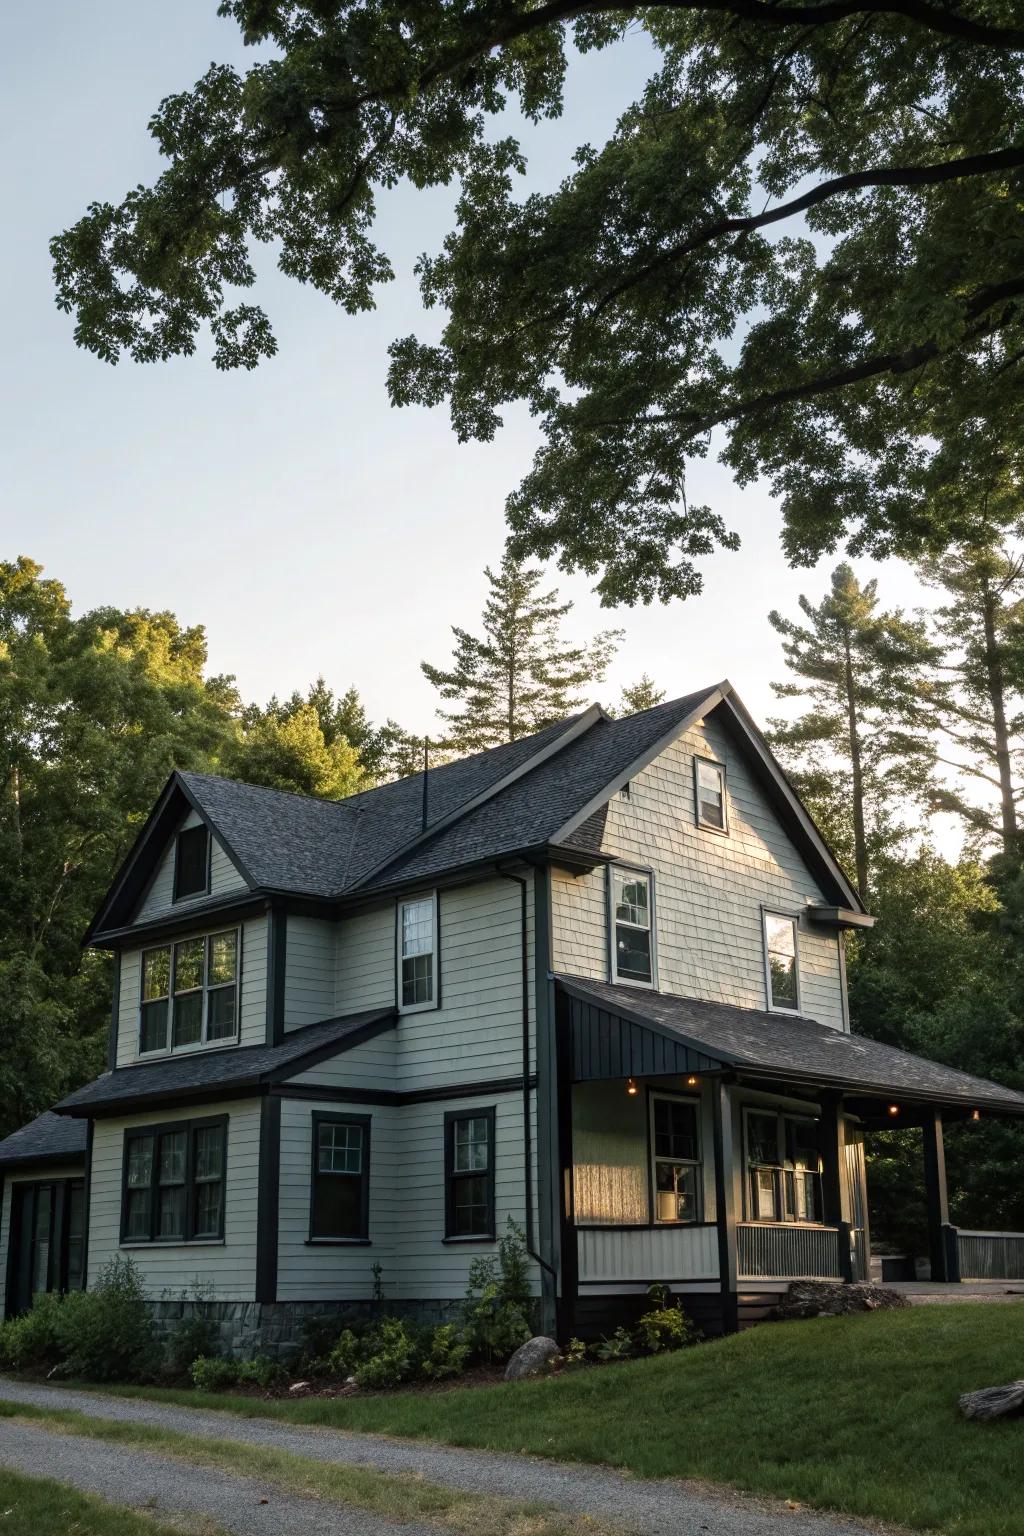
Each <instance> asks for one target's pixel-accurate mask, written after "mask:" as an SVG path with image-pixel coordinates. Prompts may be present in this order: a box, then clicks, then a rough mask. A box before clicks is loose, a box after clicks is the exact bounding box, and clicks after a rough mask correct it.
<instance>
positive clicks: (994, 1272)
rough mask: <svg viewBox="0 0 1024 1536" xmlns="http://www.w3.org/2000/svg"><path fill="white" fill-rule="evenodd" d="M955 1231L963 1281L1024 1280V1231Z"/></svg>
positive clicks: (960, 1275) (956, 1229) (957, 1229)
mask: <svg viewBox="0 0 1024 1536" xmlns="http://www.w3.org/2000/svg"><path fill="white" fill-rule="evenodd" d="M954 1230H955V1234H956V1255H957V1264H958V1269H959V1272H960V1273H959V1278H960V1279H961V1280H1024V1232H965V1231H963V1229H962V1228H960V1227H957V1228H955V1229H954Z"/></svg>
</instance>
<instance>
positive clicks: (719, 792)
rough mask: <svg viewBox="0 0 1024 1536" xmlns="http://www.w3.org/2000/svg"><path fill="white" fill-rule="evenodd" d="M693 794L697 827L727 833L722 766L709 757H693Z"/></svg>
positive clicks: (727, 823) (723, 771) (723, 770)
mask: <svg viewBox="0 0 1024 1536" xmlns="http://www.w3.org/2000/svg"><path fill="white" fill-rule="evenodd" d="M693 792H694V797H695V800H696V815H697V825H698V827H710V828H711V830H712V831H713V832H728V830H729V822H728V811H727V809H726V803H725V769H724V767H723V766H722V764H721V763H716V762H714V761H713V760H712V759H711V758H709V757H695V758H694V760H693Z"/></svg>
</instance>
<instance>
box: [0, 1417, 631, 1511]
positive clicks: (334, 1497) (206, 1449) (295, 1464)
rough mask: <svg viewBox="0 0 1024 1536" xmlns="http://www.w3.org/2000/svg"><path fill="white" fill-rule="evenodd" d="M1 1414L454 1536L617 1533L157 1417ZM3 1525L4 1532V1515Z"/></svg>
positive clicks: (539, 1507)
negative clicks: (167, 1424) (164, 1423)
mask: <svg viewBox="0 0 1024 1536" xmlns="http://www.w3.org/2000/svg"><path fill="white" fill-rule="evenodd" d="M2 1419H11V1420H14V1421H23V1422H26V1423H29V1424H32V1425H35V1426H36V1427H38V1428H41V1429H45V1430H48V1431H50V1432H51V1433H53V1434H58V1435H79V1436H83V1437H85V1438H89V1439H94V1440H104V1441H107V1442H109V1443H112V1444H115V1445H121V1446H126V1447H131V1448H133V1449H139V1450H145V1451H148V1452H150V1453H153V1454H156V1455H158V1456H159V1455H163V1456H170V1457H173V1458H175V1459H177V1460H179V1461H185V1462H187V1463H188V1465H189V1466H192V1467H196V1466H206V1467H217V1468H219V1469H220V1470H222V1471H225V1472H231V1473H234V1474H235V1475H236V1476H241V1477H251V1478H256V1479H258V1480H259V1482H261V1483H272V1484H273V1485H274V1486H275V1487H277V1488H280V1489H281V1490H282V1491H283V1492H286V1493H292V1494H297V1495H298V1496H299V1497H301V1498H313V1499H319V1500H323V1501H329V1502H332V1503H337V1504H340V1505H345V1506H349V1507H351V1506H355V1507H357V1508H359V1509H366V1510H372V1511H373V1512H374V1513H376V1514H379V1515H383V1516H384V1517H385V1518H387V1519H390V1520H395V1521H398V1522H406V1521H416V1522H429V1523H431V1524H435V1525H438V1526H440V1527H441V1528H442V1529H443V1530H445V1531H447V1532H449V1533H451V1536H478V1533H479V1532H481V1531H486V1532H487V1533H488V1536H613V1533H612V1529H611V1527H609V1526H606V1525H603V1524H599V1523H598V1522H596V1521H594V1520H591V1519H589V1518H588V1517H585V1516H580V1517H577V1516H575V1515H573V1514H570V1513H563V1512H562V1511H560V1510H556V1509H554V1508H552V1507H551V1506H548V1505H543V1504H539V1503H522V1502H520V1501H517V1500H514V1499H503V1498H493V1497H489V1496H487V1495H485V1494H476V1493H466V1492H464V1491H463V1490H461V1489H458V1488H446V1487H442V1486H441V1485H440V1484H437V1483H431V1482H428V1481H427V1480H426V1479H424V1478H421V1477H417V1476H413V1475H401V1474H395V1473H388V1472H378V1471H377V1470H376V1468H374V1467H366V1466H353V1465H349V1464H347V1463H344V1462H341V1463H332V1462H324V1461H318V1460H315V1459H314V1458H313V1457H308V1456H297V1455H294V1454H292V1452H290V1451H280V1450H276V1449H275V1448H274V1447H272V1446H266V1445H246V1444H243V1443H242V1442H240V1441H237V1440H230V1439H217V1438H216V1437H214V1436H210V1435H189V1434H184V1433H181V1432H180V1431H178V1430H170V1429H162V1428H160V1427H159V1426H157V1425H153V1424H132V1423H118V1422H117V1421H115V1420H113V1419H98V1418H91V1417H89V1416H88V1415H86V1414H84V1413H73V1412H67V1411H65V1410H63V1409H59V1408H36V1407H28V1406H24V1405H22V1404H19V1403H5V1402H0V1420H2ZM55 1486H56V1485H55ZM112 1512H113V1513H114V1514H115V1515H117V1514H119V1513H120V1512H119V1511H117V1510H113V1511H112ZM125 1513H127V1512H125ZM37 1529H47V1527H39V1528H37ZM54 1529H58V1527H54ZM145 1529H146V1533H147V1536H153V1530H152V1527H151V1526H149V1525H147V1526H146V1527H145ZM92 1530H93V1528H92V1527H91V1526H86V1527H84V1530H83V1536H84V1532H88V1533H89V1536H92ZM0 1531H3V1533H4V1536H7V1528H6V1526H5V1525H4V1524H3V1523H2V1521H0ZM136 1531H137V1528H136V1527H135V1526H131V1525H128V1526H125V1527H123V1528H122V1527H121V1526H117V1525H112V1526H111V1527H110V1536H136ZM194 1531H195V1527H190V1536H192V1533H194ZM26 1532H27V1527H26ZM106 1532H107V1528H106V1527H105V1526H97V1527H96V1536H106ZM33 1536H35V1533H33ZM161 1536H162V1532H161Z"/></svg>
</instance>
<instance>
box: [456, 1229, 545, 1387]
mask: <svg viewBox="0 0 1024 1536" xmlns="http://www.w3.org/2000/svg"><path fill="white" fill-rule="evenodd" d="M532 1308H533V1302H532V1298H531V1296H530V1287H529V1268H528V1261H527V1254H526V1239H525V1235H524V1233H523V1229H522V1227H520V1226H519V1225H518V1223H516V1222H515V1221H513V1220H512V1217H511V1216H510V1217H509V1218H508V1226H507V1229H506V1232H505V1236H504V1237H503V1238H502V1239H501V1242H500V1243H499V1244H498V1255H497V1258H494V1257H492V1256H490V1255H488V1256H487V1257H486V1258H476V1259H474V1260H473V1262H472V1264H471V1265H470V1267H469V1285H468V1288H467V1291H466V1303H465V1318H466V1340H467V1342H468V1344H469V1346H470V1349H471V1351H472V1353H473V1354H474V1355H479V1356H480V1357H482V1358H483V1359H484V1360H488V1361H490V1360H507V1359H508V1357H509V1356H510V1355H513V1354H515V1352H516V1350H517V1349H518V1348H519V1346H520V1344H525V1343H526V1341H527V1339H529V1338H531V1337H532V1335H533V1329H532V1327H531V1326H530V1315H531V1312H532Z"/></svg>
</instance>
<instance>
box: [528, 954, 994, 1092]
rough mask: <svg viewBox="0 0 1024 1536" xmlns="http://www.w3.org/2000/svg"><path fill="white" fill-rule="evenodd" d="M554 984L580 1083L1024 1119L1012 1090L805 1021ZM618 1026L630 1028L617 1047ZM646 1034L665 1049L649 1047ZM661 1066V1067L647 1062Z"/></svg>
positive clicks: (596, 986) (566, 981) (575, 981)
mask: <svg viewBox="0 0 1024 1536" xmlns="http://www.w3.org/2000/svg"><path fill="white" fill-rule="evenodd" d="M555 983H556V986H557V988H558V990H559V992H561V993H562V994H563V995H564V996H565V997H567V998H568V999H569V1001H570V1005H571V1009H572V1020H573V1026H574V1036H575V1039H574V1052H573V1056H574V1076H575V1077H577V1078H578V1079H579V1078H594V1077H615V1076H623V1077H626V1076H639V1075H646V1074H649V1073H652V1072H662V1073H663V1072H673V1073H675V1072H698V1071H702V1070H703V1071H711V1070H721V1069H731V1070H734V1071H736V1072H738V1073H740V1074H741V1075H742V1076H743V1077H745V1078H761V1079H767V1080H773V1081H785V1082H801V1083H804V1084H810V1085H813V1086H816V1087H823V1088H831V1089H845V1090H847V1091H848V1092H850V1093H853V1094H859V1095H863V1096H867V1097H873V1096H876V1095H885V1096H889V1097H895V1096H897V1095H898V1096H899V1097H901V1098H903V1099H907V1098H910V1099H914V1100H924V1101H927V1102H929V1103H937V1104H948V1105H954V1106H957V1107H959V1108H964V1109H968V1108H979V1109H989V1110H997V1111H999V1112H1000V1113H1002V1114H1011V1115H1024V1094H1021V1093H1016V1092H1015V1091H1014V1090H1013V1089H1012V1088H1003V1087H1001V1086H1000V1085H999V1084H998V1083H990V1082H987V1081H986V1080H985V1079H984V1078H980V1077H971V1076H970V1075H969V1074H968V1073H966V1072H958V1071H957V1070H956V1069H955V1068H953V1067H944V1066H941V1065H940V1064H939V1063H938V1062H936V1061H929V1060H928V1059H927V1058H926V1057H924V1056H912V1055H911V1054H910V1052H909V1051H900V1050H897V1049H896V1048H895V1047H894V1046H891V1045H881V1044H880V1043H879V1042H878V1041H876V1040H869V1039H867V1038H866V1037H865V1036H863V1035H850V1034H847V1033H845V1031H843V1030H839V1029H834V1028H832V1027H830V1026H829V1025H827V1024H819V1023H818V1021H817V1020H816V1019H810V1018H807V1017H805V1016H804V1015H789V1014H780V1013H769V1012H767V1011H765V1010H763V1009H759V1008H737V1007H733V1006H732V1005H731V1004H728V1003H710V1002H701V1001H700V1000H698V999H696V998H691V997H672V996H669V995H668V994H667V993H664V992H650V991H647V990H646V989H645V988H640V987H624V986H621V985H618V984H616V985H615V986H612V985H610V984H608V983H606V982H599V981H590V980H587V979H585V978H583V977H580V976H567V975H558V976H556V977H555ZM610 1020H618V1021H619V1022H620V1024H622V1025H625V1026H626V1027H627V1033H626V1035H625V1036H622V1035H621V1034H620V1039H619V1040H618V1041H616V1042H614V1044H613V1043H612V1042H610V1041H609V1037H608V1023H609V1021H610ZM644 1035H647V1036H649V1037H653V1040H656V1041H658V1042H659V1044H658V1045H657V1046H654V1045H653V1044H652V1043H650V1042H645V1040H644V1038H643V1036H644ZM666 1044H667V1045H668V1047H669V1049H668V1050H666ZM652 1060H653V1061H654V1062H655V1065H654V1066H651V1065H649V1064H645V1061H646V1062H650V1061H652ZM595 1062H596V1068H595ZM616 1064H617V1066H618V1068H620V1069H621V1070H616ZM605 1067H607V1070H605Z"/></svg>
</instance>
